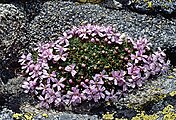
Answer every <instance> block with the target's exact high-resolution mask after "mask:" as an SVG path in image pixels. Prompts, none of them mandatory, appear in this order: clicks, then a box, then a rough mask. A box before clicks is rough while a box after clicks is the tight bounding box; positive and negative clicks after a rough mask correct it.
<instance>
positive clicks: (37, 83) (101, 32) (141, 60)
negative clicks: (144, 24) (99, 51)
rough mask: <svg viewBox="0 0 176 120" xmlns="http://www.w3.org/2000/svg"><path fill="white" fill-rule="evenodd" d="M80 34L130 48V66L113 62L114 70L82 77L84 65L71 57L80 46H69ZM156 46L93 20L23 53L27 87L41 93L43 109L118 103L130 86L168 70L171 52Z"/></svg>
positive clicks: (137, 85) (126, 62)
mask: <svg viewBox="0 0 176 120" xmlns="http://www.w3.org/2000/svg"><path fill="white" fill-rule="evenodd" d="M75 38H79V40H80V42H84V41H85V42H87V41H89V42H92V43H94V44H97V45H99V44H105V45H113V46H115V48H117V49H118V48H119V49H120V47H121V46H124V47H121V48H124V50H122V52H124V51H127V52H128V55H129V56H127V57H125V58H124V62H125V64H126V65H125V66H123V68H122V67H120V68H119V69H116V68H113V66H112V68H111V70H110V71H109V70H108V71H106V70H105V69H102V70H101V72H99V73H94V75H93V76H92V75H89V76H79V74H78V73H80V71H81V70H83V69H81V68H79V65H78V64H79V63H78V62H75V61H74V62H73V61H71V60H72V58H71V57H70V56H74V55H71V54H70V52H69V51H70V50H71V49H75V48H70V47H69V46H70V40H74V39H75ZM75 46H76V45H75ZM150 47H151V44H150V43H149V42H148V41H147V39H145V38H140V39H139V40H137V41H133V40H132V38H130V37H128V36H127V35H125V34H120V33H116V32H114V30H113V29H112V28H111V27H104V26H98V25H91V24H88V25H84V26H80V27H73V29H72V30H70V31H68V32H64V33H63V36H62V37H60V38H58V40H56V41H54V42H48V43H40V44H38V46H37V47H36V48H35V49H34V51H33V52H32V53H24V54H23V55H22V56H21V58H20V59H19V62H20V64H21V66H22V70H23V72H24V73H25V76H26V81H24V83H23V85H22V87H23V88H24V89H25V91H24V92H25V93H32V94H34V95H36V96H37V97H38V99H39V100H40V107H45V108H47V109H48V108H50V107H51V106H55V107H59V106H64V105H77V104H79V103H81V102H83V101H91V100H92V101H94V102H98V101H100V100H105V101H110V100H111V101H115V100H117V99H118V97H119V96H121V94H122V93H123V92H127V91H128V89H131V88H135V87H141V86H142V84H143V83H144V82H145V81H146V80H147V79H148V78H149V77H152V76H154V75H158V74H160V73H165V72H166V71H167V70H168V68H169V61H167V62H166V60H165V59H166V55H165V53H164V52H163V51H162V50H161V49H160V48H159V49H158V51H156V52H153V51H152V50H151V49H150ZM78 52H79V51H78ZM116 55H118V54H116ZM119 55H120V53H119ZM99 59H100V58H99ZM122 62H123V61H122ZM81 65H82V67H85V68H88V67H90V66H89V65H87V64H81Z"/></svg>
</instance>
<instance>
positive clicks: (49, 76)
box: [40, 70, 56, 83]
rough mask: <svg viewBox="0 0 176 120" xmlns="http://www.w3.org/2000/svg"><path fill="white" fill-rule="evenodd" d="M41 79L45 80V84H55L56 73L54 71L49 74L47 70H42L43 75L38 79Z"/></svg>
mask: <svg viewBox="0 0 176 120" xmlns="http://www.w3.org/2000/svg"><path fill="white" fill-rule="evenodd" d="M40 78H42V79H45V78H46V79H47V83H51V81H52V82H55V81H56V72H55V71H52V73H51V74H49V73H48V72H47V70H43V75H42V76H41V77H40Z"/></svg>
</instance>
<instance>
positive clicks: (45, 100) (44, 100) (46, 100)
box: [38, 94, 50, 109]
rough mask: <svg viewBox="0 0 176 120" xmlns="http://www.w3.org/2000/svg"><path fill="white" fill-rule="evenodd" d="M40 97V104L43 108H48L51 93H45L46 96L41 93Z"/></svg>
mask: <svg viewBox="0 0 176 120" xmlns="http://www.w3.org/2000/svg"><path fill="white" fill-rule="evenodd" d="M38 99H39V100H40V101H41V102H40V104H39V106H40V107H41V108H42V107H44V108H46V109H49V99H50V95H49V94H45V96H44V97H43V96H42V95H40V96H39V97H38Z"/></svg>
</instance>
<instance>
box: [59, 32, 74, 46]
mask: <svg viewBox="0 0 176 120" xmlns="http://www.w3.org/2000/svg"><path fill="white" fill-rule="evenodd" d="M70 38H72V35H71V34H67V33H66V32H64V33H63V36H62V37H60V38H59V40H57V41H56V44H57V43H58V44H60V45H61V44H64V45H65V46H68V45H69V41H68V40H69V39H70Z"/></svg>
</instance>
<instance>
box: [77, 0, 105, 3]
mask: <svg viewBox="0 0 176 120" xmlns="http://www.w3.org/2000/svg"><path fill="white" fill-rule="evenodd" d="M77 1H78V2H82V3H100V2H102V1H103V0H77Z"/></svg>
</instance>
